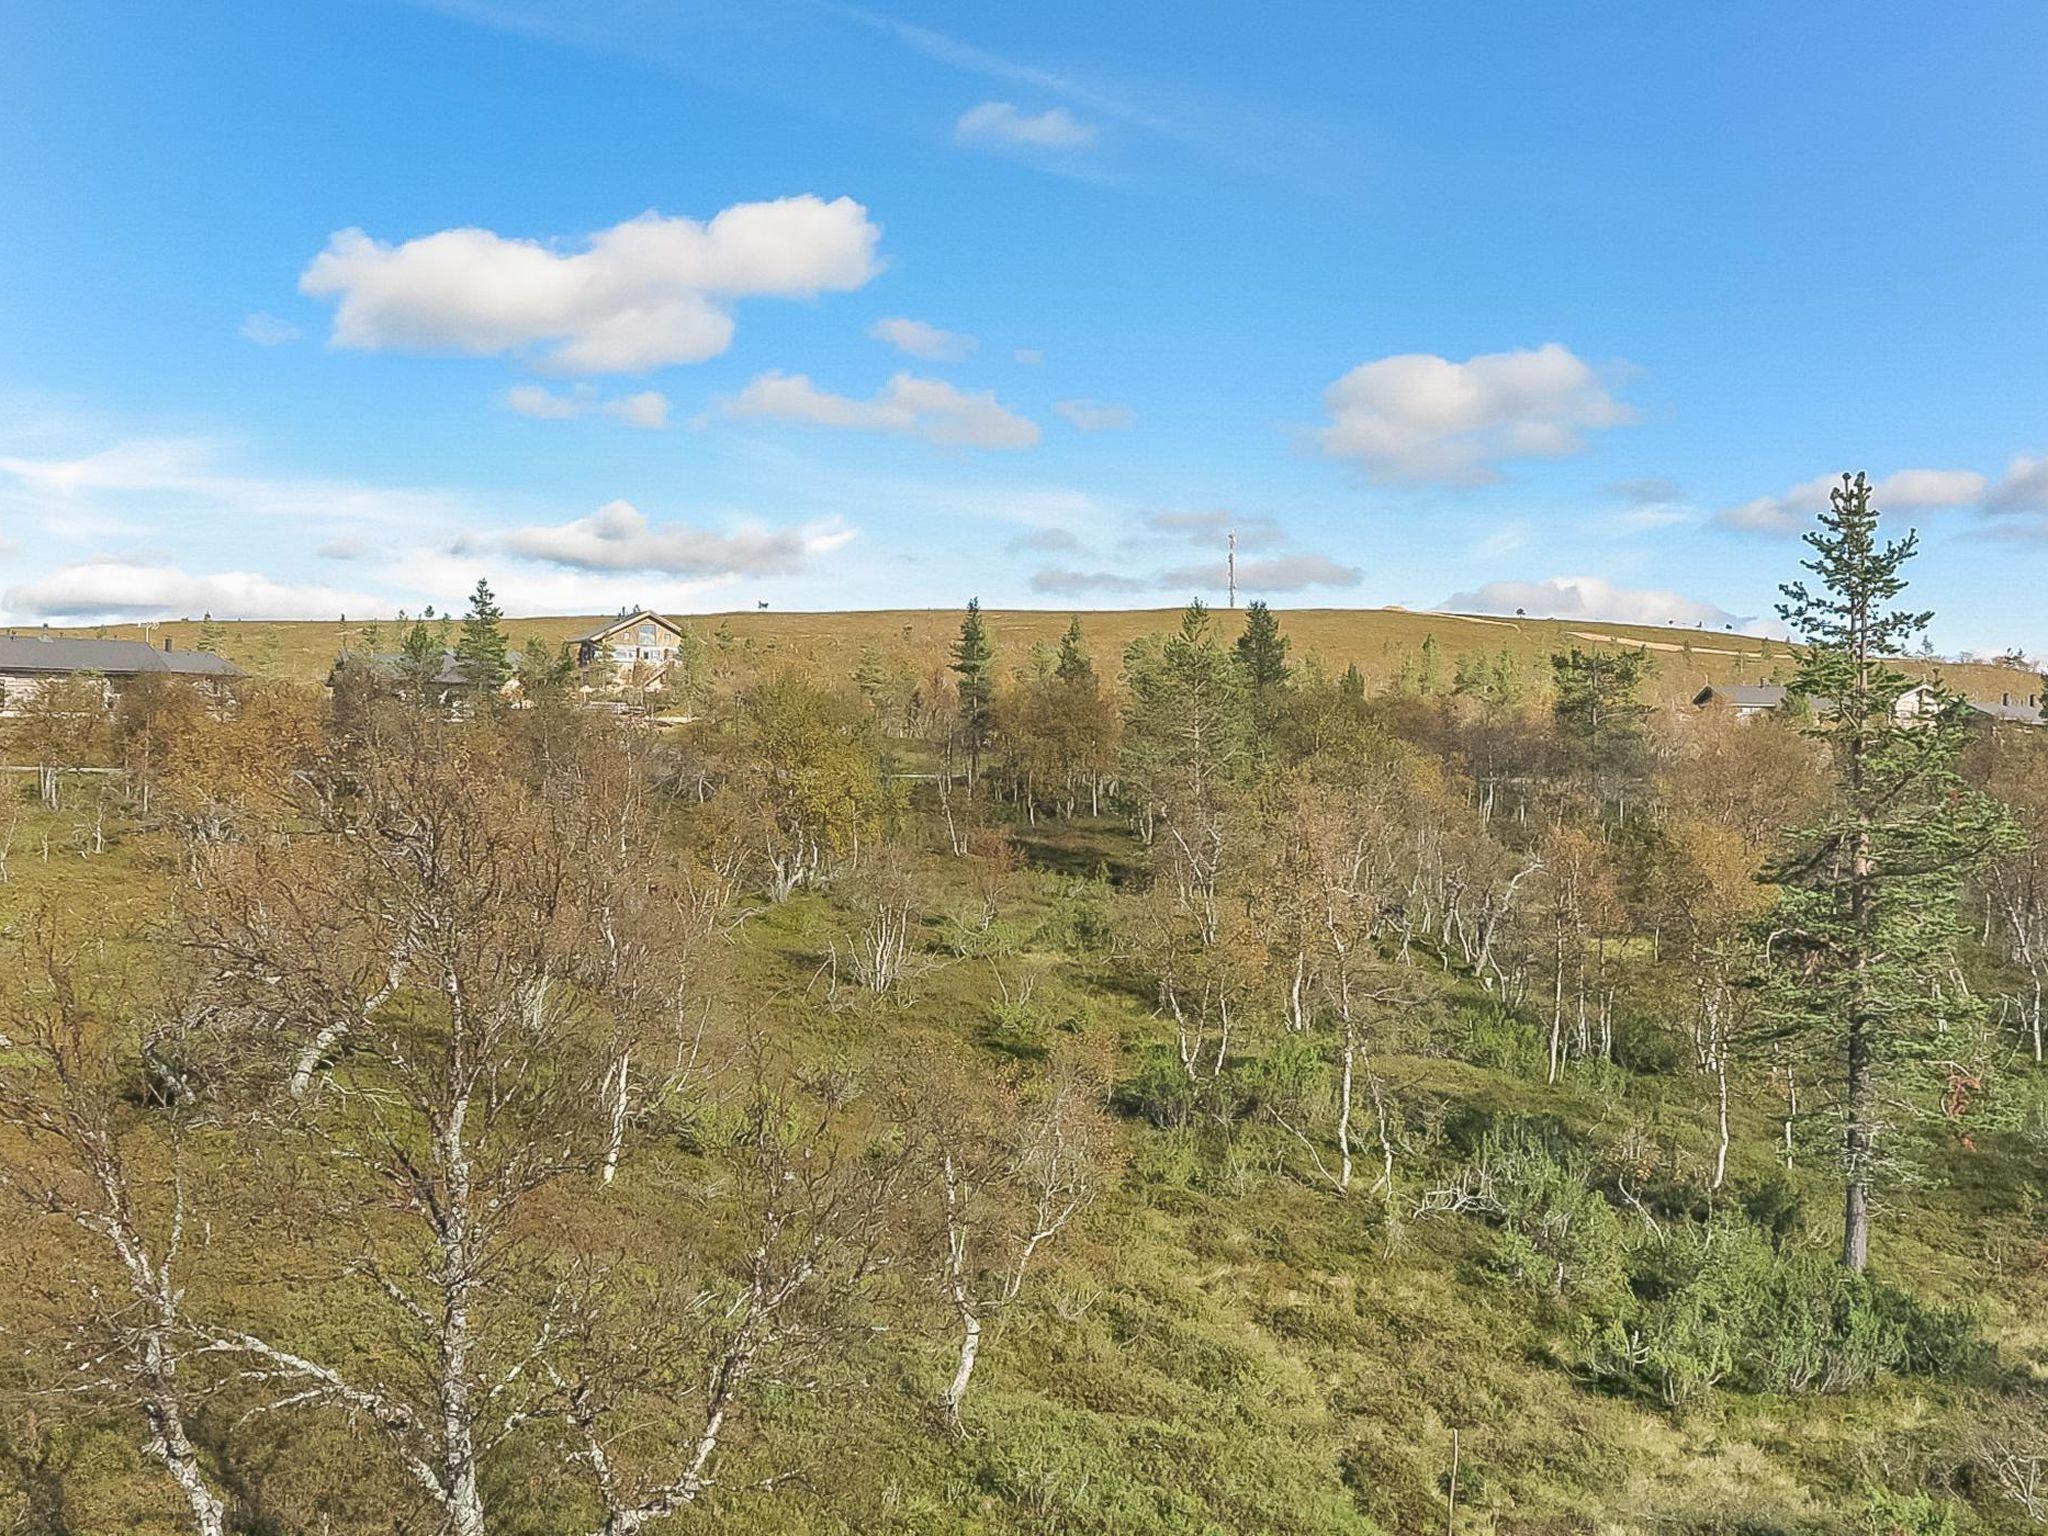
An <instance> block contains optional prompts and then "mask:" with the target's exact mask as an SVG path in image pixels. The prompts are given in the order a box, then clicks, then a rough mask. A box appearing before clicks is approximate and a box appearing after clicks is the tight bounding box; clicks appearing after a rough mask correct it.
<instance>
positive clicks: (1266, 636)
mask: <svg viewBox="0 0 2048 1536" xmlns="http://www.w3.org/2000/svg"><path fill="white" fill-rule="evenodd" d="M1237 659H1238V662H1239V664H1240V665H1241V666H1243V668H1244V675H1245V681H1246V682H1248V683H1250V684H1251V688H1252V695H1253V697H1254V698H1255V699H1260V700H1264V699H1266V698H1269V697H1270V696H1271V695H1272V694H1274V693H1276V692H1278V691H1279V690H1280V689H1281V688H1284V687H1285V686H1286V685H1287V637H1286V636H1284V635H1282V634H1281V633H1280V621H1279V620H1278V619H1276V618H1274V617H1273V610H1272V609H1271V608H1268V607H1267V606H1266V604H1265V601H1264V600H1263V599H1262V598H1256V597H1255V598H1253V599H1252V602H1251V606H1250V607H1249V608H1247V609H1245V611H1244V633H1243V634H1241V635H1239V636H1238V637H1237Z"/></svg>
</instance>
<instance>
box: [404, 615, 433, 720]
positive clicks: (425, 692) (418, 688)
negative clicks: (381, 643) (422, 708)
mask: <svg viewBox="0 0 2048 1536" xmlns="http://www.w3.org/2000/svg"><path fill="white" fill-rule="evenodd" d="M442 655H443V651H442V646H441V642H440V641H439V640H438V639H437V638H436V637H435V635H434V632H433V631H432V630H431V629H429V628H427V621H426V620H425V619H423V618H422V619H415V620H413V623H412V628H411V629H409V630H407V631H406V632H405V644H404V645H403V646H402V647H401V648H400V650H399V653H398V679H399V684H400V686H401V687H402V688H403V689H404V690H405V692H406V693H407V694H409V695H410V696H411V697H412V698H414V699H416V700H418V701H419V702H421V703H426V702H427V701H428V700H430V699H431V698H432V697H433V694H434V680H435V679H436V678H438V677H439V676H440V675H441V662H442Z"/></svg>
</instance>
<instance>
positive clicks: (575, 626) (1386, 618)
mask: <svg viewBox="0 0 2048 1536" xmlns="http://www.w3.org/2000/svg"><path fill="white" fill-rule="evenodd" d="M1073 616H1074V614H1073V613H1071V612H1068V611H1065V610H1052V609H1046V610H1027V609H1007V610H991V611H990V612H989V614H988V624H989V630H990V634H991V636H992V638H993V639H994V641H995V645H996V649H997V655H998V660H999V662H1001V663H1003V664H1004V665H1006V666H1007V665H1012V664H1015V663H1017V662H1020V661H1022V659H1023V658H1024V656H1025V655H1026V654H1027V653H1028V652H1029V651H1030V649H1031V647H1033V646H1034V645H1048V646H1049V645H1055V644H1057V643H1058V641H1059V638H1060V636H1061V635H1062V634H1063V633H1064V632H1065V630H1066V627H1067V621H1068V620H1069V619H1070V618H1071V617H1073ZM1079 617H1080V619H1081V624H1082V628H1083V629H1084V630H1085V631H1086V634H1087V639H1088V645H1089V648H1090V649H1091V650H1092V651H1093V652H1094V654H1095V655H1096V657H1097V658H1098V660H1102V659H1106V658H1109V657H1113V656H1115V655H1116V654H1118V653H1120V652H1121V651H1122V649H1123V647H1124V646H1126V645H1128V644H1129V643H1130V642H1131V641H1132V640H1135V639H1137V638H1138V637H1139V636H1141V635H1146V634H1156V633H1159V632H1161V631H1164V630H1168V629H1171V628H1172V627H1173V626H1174V625H1175V624H1177V623H1178V622H1179V610H1178V609H1169V608H1151V609H1143V608H1138V609H1112V610H1100V611H1096V612H1082V613H1080V614H1079ZM1279 617H1280V621H1281V626H1282V629H1283V631H1284V632H1285V633H1286V635H1287V636H1288V637H1289V639H1290V640H1291V641H1292V642H1293V652H1294V655H1295V656H1296V657H1306V656H1311V655H1312V656H1316V657H1318V658H1320V659H1321V661H1322V663H1323V664H1324V665H1325V666H1326V667H1329V668H1330V669H1331V670H1333V671H1342V670H1343V669H1344V667H1346V666H1347V665H1350V664H1352V663H1356V664H1357V666H1358V669H1359V670H1360V671H1361V672H1362V673H1364V674H1365V677H1366V680H1367V681H1368V682H1369V683H1375V684H1380V683H1385V682H1388V681H1390V680H1391V679H1392V678H1394V677H1395V676H1396V675H1398V674H1399V673H1400V671H1401V670H1402V668H1403V666H1404V665H1407V664H1411V663H1413V662H1414V661H1415V659H1416V658H1417V657H1419V655H1420V654H1421V651H1422V647H1423V642H1424V641H1425V640H1427V639H1431V638H1434V640H1435V642H1436V646H1437V650H1438V652H1439V654H1440V656H1441V658H1442V665H1443V668H1444V672H1445V676H1446V680H1447V681H1448V675H1449V671H1450V667H1451V665H1452V663H1453V661H1454V659H1455V658H1456V657H1458V656H1460V655H1467V654H1469V655H1486V656H1492V655H1495V654H1497V653H1499V652H1502V651H1505V652H1507V653H1508V654H1509V655H1510V656H1511V657H1513V658H1514V659H1515V661H1516V662H1518V663H1519V664H1520V665H1521V666H1522V668H1523V669H1524V670H1525V671H1526V672H1527V673H1528V674H1529V675H1530V676H1531V678H1532V679H1535V680H1540V679H1541V677H1542V676H1543V675H1544V673H1545V672H1546V671H1547V667H1548V658H1549V657H1550V655H1551V654H1552V653H1553V652H1556V651H1561V650H1565V649H1567V648H1569V647H1571V646H1573V645H1578V646H1588V645H1609V646H1638V645H1640V646H1647V647H1649V648H1650V650H1651V653H1652V654H1653V656H1654V657H1655V658H1656V667H1655V669H1654V671H1653V672H1652V674H1651V683H1650V691H1651V693H1652V694H1653V695H1654V696H1655V697H1656V698H1657V699H1658V700H1659V701H1661V702H1666V703H1670V702H1675V701H1676V700H1678V699H1681V698H1685V697H1688V696H1690V695H1691V694H1693V693H1695V692H1697V691H1698V690H1699V689H1700V688H1701V687H1702V686H1704V685H1706V684H1708V683H1730V682H1765V681H1771V680H1773V679H1778V680H1782V679H1783V678H1784V677H1785V676H1786V675H1788V674H1789V673H1790V671H1791V669H1792V665H1793V662H1792V653H1791V648H1790V647H1788V646H1786V645H1785V644H1783V643H1782V642H1776V641H1763V640H1758V639H1755V638H1754V637H1751V636H1747V635H1733V634H1728V633H1725V632H1721V631H1714V630H1687V629H1681V628H1678V627H1676V626H1670V627H1664V628H1658V627H1654V626H1644V625H1629V624H1595V623H1590V622H1586V621H1583V620H1563V619H1501V618H1483V617H1478V616H1474V615H1463V614H1449V613H1414V612H1410V611H1408V610H1406V609H1401V608H1296V609H1285V610H1281V611H1280V614H1279ZM1218 620H1219V622H1220V623H1221V624H1222V625H1224V626H1225V629H1226V632H1230V631H1234V629H1235V627H1236V624H1235V620H1234V619H1233V618H1232V616H1231V615H1229V614H1227V613H1225V614H1219V615H1218ZM679 621H680V622H681V623H682V624H683V625H684V626H685V627H686V628H687V629H689V630H691V631H692V632H694V633H695V634H697V635H698V636H699V637H701V638H703V639H705V640H706V641H715V638H716V637H718V636H720V635H721V634H723V635H724V636H727V637H729V645H727V646H722V647H721V649H726V650H730V651H731V652H733V653H734V655H733V663H734V670H737V671H740V672H742V673H744V672H746V671H748V670H751V669H752V668H751V667H750V666H749V665H748V663H749V662H751V663H752V665H753V666H757V667H767V666H773V665H777V664H781V663H790V662H795V663H802V664H805V665H807V666H815V667H818V668H819V669H820V670H822V671H824V672H826V673H827V674H839V675H846V674H850V673H851V671H852V669H853V665H854V659H855V658H856V657H857V656H858V655H859V653H860V652H861V651H862V650H863V649H864V648H867V647H870V646H872V647H874V648H875V649H877V650H879V651H881V652H882V653H883V654H884V655H885V656H908V657H910V658H912V659H913V661H914V662H916V664H918V665H919V666H920V667H922V666H927V665H930V664H931V663H933V662H935V661H936V660H938V659H939V657H940V656H941V655H942V654H943V651H944V649H945V647H946V646H947V645H948V644H950V643H951V641H952V639H953V636H954V635H955V634H956V633H957V632H958V629H959V624H960V612H959V610H958V609H956V608H898V609H877V610H871V611H863V612H847V613H796V612H788V613H778V612H765V613H764V612H738V613H707V614H693V615H688V616H679ZM599 622H601V621H600V620H599V619H597V618H595V617H592V616H589V615H577V616H566V617H564V616H554V617H532V618H515V619H508V620H507V621H506V623H505V629H506V632H507V633H508V634H509V635H511V637H512V639H513V642H514V644H515V645H517V644H522V643H524V642H525V641H526V640H527V639H528V638H529V637H532V638H538V639H541V640H543V641H546V642H547V643H549V644H554V643H557V642H559V641H562V640H566V639H569V638H570V637H572V636H574V635H579V634H582V633H584V632H585V631H587V630H589V629H591V628H593V627H594V626H595V625H597V624H598V623H599ZM220 627H221V630H222V632H223V640H222V643H221V650H222V652H223V654H225V655H227V656H229V657H231V658H232V659H234V660H235V661H236V662H238V663H240V664H241V665H242V666H244V667H246V668H248V669H249V670H250V671H252V672H256V673H259V674H262V675H266V676H272V677H279V678H287V679H291V680H295V681H300V682H313V681H318V680H319V679H321V678H322V677H324V676H325V675H326V673H327V669H328V667H329V666H330V665H331V664H332V662H333V660H334V657H335V655H336V653H337V652H338V651H340V650H341V648H342V646H343V645H344V643H346V644H349V645H353V646H361V645H363V644H364V643H365V641H364V635H365V629H366V626H365V625H364V624H363V623H361V622H359V621H349V622H347V623H345V624H344V623H343V622H341V621H337V620H324V619H323V620H314V621H304V622H296V623H266V622H260V621H239V622H235V623H226V624H223V625H221V626H220ZM69 632H70V633H74V634H82V635H93V636H104V637H107V638H110V639H141V638H144V632H143V630H142V629H141V628H140V627H139V626H137V625H133V624H114V625H105V626H101V627H98V628H94V629H89V630H75V631H69ZM166 637H168V638H169V639H170V640H171V642H172V644H173V645H175V646H177V647H178V648H180V649H185V650H189V649H191V648H192V647H194V646H195V645H197V644H198V643H199V639H200V624H199V622H198V621H196V620H190V619H186V620H178V621H175V622H172V623H167V624H158V625H154V626H152V627H151V634H150V638H152V639H153V640H154V641H155V643H157V644H162V643H163V641H164V639H165V638H166ZM378 639H379V640H380V642H381V645H382V647H383V648H385V649H395V647H396V645H397V641H398V632H397V630H396V627H395V626H394V625H393V624H392V623H391V622H390V621H388V620H386V621H385V622H384V623H383V624H382V626H381V635H380V636H379V637H378ZM1914 669H1915V670H1922V668H1921V666H1920V664H1915V668H1914ZM1925 670H1930V671H1939V672H1940V673H1941V674H1942V675H1943V676H1944V677H1945V678H1946V679H1947V680H1948V682H1949V684H1950V685H1951V686H1952V687H1955V688H1957V689H1959V690H1960V691H1961V692H1963V693H1965V694H1968V695H1970V696H1971V697H1974V698H1987V697H1988V698H1996V697H1997V696H1998V695H1999V694H2001V693H2003V692H2007V691H2009V690H2010V689H2011V688H2012V687H2013V674H2012V673H2011V672H2009V671H2007V670H2005V669H2003V668H1999V667H1994V666H1987V665H1977V664H1962V663H1943V664H1939V665H1938V666H1929V667H1927V668H1925Z"/></svg>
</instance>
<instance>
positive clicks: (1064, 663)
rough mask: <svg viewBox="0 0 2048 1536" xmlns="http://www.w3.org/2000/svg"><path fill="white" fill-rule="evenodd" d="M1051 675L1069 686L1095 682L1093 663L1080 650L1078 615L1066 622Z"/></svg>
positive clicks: (1079, 621)
mask: <svg viewBox="0 0 2048 1536" xmlns="http://www.w3.org/2000/svg"><path fill="white" fill-rule="evenodd" d="M1052 675H1053V676H1054V677H1056V678H1058V679H1059V680H1060V681H1061V682H1063V683H1067V684H1069V685H1071V684H1075V683H1089V682H1093V681H1094V680H1095V663H1094V662H1093V661H1091V660H1090V659H1089V657H1088V653H1087V652H1086V651H1085V650H1083V649H1082V648H1081V620H1080V617H1079V616H1078V615H1076V616H1075V617H1074V618H1072V619H1070V620H1069V621H1068V622H1067V632H1066V633H1065V634H1064V635H1062V636H1061V637H1060V656H1059V661H1058V662H1057V663H1056V664H1055V665H1054V667H1053V673H1052Z"/></svg>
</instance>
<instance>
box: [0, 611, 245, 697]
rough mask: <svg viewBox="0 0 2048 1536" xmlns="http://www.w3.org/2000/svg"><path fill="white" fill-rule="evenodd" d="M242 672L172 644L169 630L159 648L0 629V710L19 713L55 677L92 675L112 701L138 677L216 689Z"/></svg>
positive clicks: (210, 655)
mask: <svg viewBox="0 0 2048 1536" xmlns="http://www.w3.org/2000/svg"><path fill="white" fill-rule="evenodd" d="M244 675H245V674H244V673H243V671H242V669H241V668H240V667H238V666H236V665H235V664H234V663H233V662H232V661H229V660H228V659H227V658H226V657H225V656H216V655H214V654H213V653H212V652H210V651H179V650H174V649H172V646H171V641H170V637H169V636H166V637H165V638H164V643H163V648H162V649H161V650H159V649H157V648H156V647H155V646H153V645H150V644H148V643H147V642H145V641H142V640H91V639H86V638H84V637H82V636H76V635H59V634H53V633H52V632H51V631H50V630H49V629H48V628H44V629H42V630H39V631H35V632H32V633H30V634H26V635H24V634H21V633H19V632H18V631H13V630H10V631H8V632H7V633H6V634H4V635H0V715H17V714H19V713H20V712H21V710H22V708H23V706H25V705H26V704H27V703H28V702H29V701H30V700H32V699H33V698H35V697H36V696H37V695H38V694H39V693H41V692H42V690H43V689H44V688H45V687H46V686H48V684H49V683H50V682H51V681H52V680H53V679H57V678H65V677H90V678H94V679H96V680H97V681H98V683H99V686H100V689H101V692H102V695H103V697H104V698H105V699H106V701H107V702H108V703H109V704H111V703H112V702H113V701H114V700H115V699H117V698H118V697H120V695H121V693H122V691H123V690H124V689H125V688H127V687H128V686H130V685H131V684H132V683H133V682H134V680H135V679H136V678H138V677H162V678H176V679H180V680H182V681H185V682H189V683H193V684H196V685H198V686H200V687H202V688H205V689H207V690H208V691H211V692H220V691H224V690H225V688H226V687H227V685H228V684H230V683H232V682H233V681H234V680H235V679H236V678H239V677H242V676H244Z"/></svg>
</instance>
